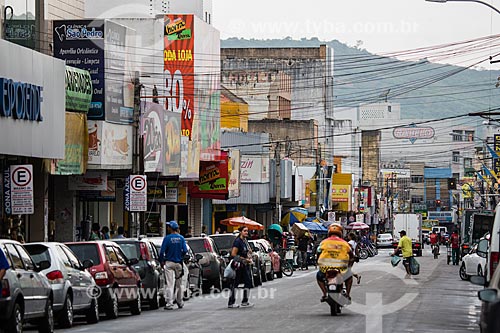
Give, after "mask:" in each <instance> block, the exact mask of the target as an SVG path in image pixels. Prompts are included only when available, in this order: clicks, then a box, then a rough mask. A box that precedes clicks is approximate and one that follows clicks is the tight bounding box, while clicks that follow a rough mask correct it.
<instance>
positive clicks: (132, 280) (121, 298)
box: [66, 240, 142, 319]
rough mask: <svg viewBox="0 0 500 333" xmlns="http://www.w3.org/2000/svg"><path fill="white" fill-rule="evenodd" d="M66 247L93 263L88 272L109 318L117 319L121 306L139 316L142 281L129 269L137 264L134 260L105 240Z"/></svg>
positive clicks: (116, 245) (100, 306)
mask: <svg viewBox="0 0 500 333" xmlns="http://www.w3.org/2000/svg"><path fill="white" fill-rule="evenodd" d="M66 245H67V246H68V247H69V248H70V249H71V250H72V251H73V252H74V253H75V254H76V256H77V257H78V258H79V259H80V261H85V260H91V261H92V264H93V266H92V267H90V269H89V271H90V274H92V276H93V277H94V280H95V282H96V284H97V286H98V287H99V290H100V293H99V298H98V302H99V310H100V311H103V312H105V313H106V316H107V317H108V318H111V319H114V318H117V317H118V309H119V307H122V306H126V307H129V308H130V312H131V313H132V314H133V315H138V314H140V313H141V311H142V307H141V293H140V291H139V290H140V288H141V278H140V277H139V274H138V273H137V272H136V271H135V270H134V268H133V267H132V266H134V265H136V264H137V263H138V260H137V259H128V258H127V257H126V256H125V254H124V253H123V251H122V250H121V249H120V246H118V244H117V243H115V242H111V241H106V240H105V241H88V242H75V243H66Z"/></svg>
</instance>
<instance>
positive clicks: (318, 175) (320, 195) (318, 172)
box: [316, 142, 323, 217]
mask: <svg viewBox="0 0 500 333" xmlns="http://www.w3.org/2000/svg"><path fill="white" fill-rule="evenodd" d="M317 152H318V154H317V156H316V217H321V216H320V215H321V212H320V209H321V205H320V202H321V201H323V193H322V192H323V187H322V184H323V183H322V182H323V177H322V175H321V174H322V172H321V170H322V169H321V144H320V143H319V142H318V150H317Z"/></svg>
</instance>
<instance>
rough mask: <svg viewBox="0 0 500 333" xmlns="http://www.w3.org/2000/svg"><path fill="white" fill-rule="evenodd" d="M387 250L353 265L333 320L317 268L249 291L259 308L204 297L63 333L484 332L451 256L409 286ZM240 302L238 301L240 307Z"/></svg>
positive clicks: (424, 268) (426, 261)
mask: <svg viewBox="0 0 500 333" xmlns="http://www.w3.org/2000/svg"><path fill="white" fill-rule="evenodd" d="M390 252H391V250H389V249H381V250H380V251H379V254H378V255H377V256H375V257H372V258H368V259H367V260H365V261H361V262H360V263H359V264H355V266H354V269H353V271H354V272H356V273H359V274H361V275H362V279H361V283H360V284H359V285H357V284H354V285H353V289H352V293H351V296H352V301H353V303H352V304H351V305H350V306H348V307H346V308H343V309H342V314H340V316H338V317H331V316H330V310H329V307H328V305H327V304H326V303H320V302H319V299H320V296H321V294H320V291H319V289H318V287H317V285H316V281H315V273H316V271H315V270H314V268H313V267H310V268H309V270H308V271H296V272H294V274H293V276H292V277H289V278H287V277H283V278H282V279H275V280H274V281H271V282H266V283H264V285H263V286H262V287H259V288H257V289H252V291H251V297H252V300H251V302H253V303H255V307H253V308H247V309H241V308H240V309H227V298H228V293H227V292H223V293H222V294H207V295H202V296H199V297H196V298H193V299H191V300H189V301H187V302H186V304H185V307H184V308H183V309H181V310H178V309H175V310H173V311H165V310H163V309H160V310H156V311H148V310H146V311H143V313H142V314H141V315H140V316H130V315H129V314H128V313H127V312H123V313H122V314H120V317H119V318H118V319H116V320H105V319H104V318H102V317H101V319H102V320H101V321H100V322H99V323H98V324H96V325H86V324H85V323H84V321H83V320H80V319H78V318H77V319H76V321H75V326H74V327H73V328H72V329H68V330H58V332H96V331H99V332H144V333H145V332H163V331H174V330H175V331H176V332H190V333H195V332H210V331H235V332H243V331H256V332H271V331H275V332H282V331H286V332H370V333H377V332H395V333H396V332H397V333H400V332H422V333H423V332H479V327H478V318H479V311H480V302H479V300H478V299H477V291H478V290H480V289H481V287H480V286H475V285H473V284H471V283H470V282H468V281H462V280H460V278H459V276H458V267H459V266H453V265H447V264H446V250H445V249H444V248H443V250H442V251H441V253H442V255H441V256H440V258H439V259H438V260H434V259H433V258H432V256H431V254H430V249H429V248H426V249H424V254H423V257H420V258H418V260H419V262H420V265H421V267H420V275H418V276H413V277H412V279H411V280H408V279H404V275H405V274H404V272H403V267H402V265H401V264H399V265H398V266H397V267H396V268H393V267H392V266H391V264H390V257H389V253H390ZM239 301H241V295H238V297H237V302H239Z"/></svg>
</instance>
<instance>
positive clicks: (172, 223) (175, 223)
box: [166, 220, 179, 230]
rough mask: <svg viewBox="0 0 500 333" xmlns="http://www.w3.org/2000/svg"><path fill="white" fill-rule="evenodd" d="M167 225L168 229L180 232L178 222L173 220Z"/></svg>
mask: <svg viewBox="0 0 500 333" xmlns="http://www.w3.org/2000/svg"><path fill="white" fill-rule="evenodd" d="M166 225H167V227H170V228H172V229H173V230H178V229H179V225H178V224H177V222H175V221H173V220H172V221H170V222H167V223H166Z"/></svg>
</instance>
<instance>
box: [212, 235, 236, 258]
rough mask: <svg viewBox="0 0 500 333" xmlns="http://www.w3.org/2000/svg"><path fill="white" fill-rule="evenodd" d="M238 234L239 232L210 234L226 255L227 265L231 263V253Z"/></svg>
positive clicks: (224, 255)
mask: <svg viewBox="0 0 500 333" xmlns="http://www.w3.org/2000/svg"><path fill="white" fill-rule="evenodd" d="M237 236H238V234H237V233H226V234H213V235H209V236H208V237H210V238H212V239H213V240H214V241H215V244H216V245H217V247H218V248H219V251H220V252H221V254H222V256H223V257H224V260H225V262H226V265H227V264H228V263H229V254H230V253H231V250H232V248H233V243H234V240H235V239H236V237H237Z"/></svg>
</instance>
